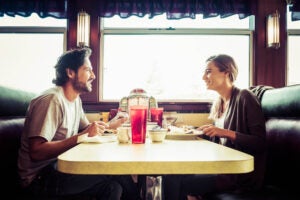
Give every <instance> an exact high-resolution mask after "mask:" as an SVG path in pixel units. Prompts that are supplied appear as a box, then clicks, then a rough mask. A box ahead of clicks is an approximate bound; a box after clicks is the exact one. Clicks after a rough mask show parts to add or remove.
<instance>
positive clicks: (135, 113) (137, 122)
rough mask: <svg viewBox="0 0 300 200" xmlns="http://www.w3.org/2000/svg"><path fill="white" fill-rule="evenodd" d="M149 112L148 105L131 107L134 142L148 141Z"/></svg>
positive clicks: (132, 137) (132, 138)
mask: <svg viewBox="0 0 300 200" xmlns="http://www.w3.org/2000/svg"><path fill="white" fill-rule="evenodd" d="M147 114H148V108H147V106H141V105H136V106H131V107H130V122H131V141H132V143H133V144H144V143H145V141H146V131H147V116H148V115H147Z"/></svg>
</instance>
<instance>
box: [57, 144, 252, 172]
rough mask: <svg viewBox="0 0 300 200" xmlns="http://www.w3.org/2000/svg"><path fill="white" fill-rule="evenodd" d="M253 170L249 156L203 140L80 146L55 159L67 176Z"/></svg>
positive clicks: (60, 169)
mask: <svg viewBox="0 0 300 200" xmlns="http://www.w3.org/2000/svg"><path fill="white" fill-rule="evenodd" d="M253 166H254V160H253V156H251V155H249V154H246V153H243V152H240V151H237V150H234V149H231V148H228V147H225V146H222V145H219V144H215V143H213V142H210V141H207V140H204V139H199V140H165V141H164V142H162V143H152V142H150V141H146V144H119V143H118V142H110V143H81V144H79V145H77V146H75V147H73V148H72V149H70V150H68V151H66V152H65V153H63V154H61V155H59V156H58V170H59V171H61V172H65V173H71V174H114V175H116V174H148V175H150V174H216V173H247V172H251V171H253Z"/></svg>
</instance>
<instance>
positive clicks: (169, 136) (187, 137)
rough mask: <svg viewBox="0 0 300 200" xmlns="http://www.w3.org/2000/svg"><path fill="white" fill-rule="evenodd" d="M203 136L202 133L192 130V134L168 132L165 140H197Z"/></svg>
mask: <svg viewBox="0 0 300 200" xmlns="http://www.w3.org/2000/svg"><path fill="white" fill-rule="evenodd" d="M201 135H203V132H202V131H198V130H193V132H192V133H177V132H168V134H167V135H166V139H168V140H197V138H198V137H199V136H201Z"/></svg>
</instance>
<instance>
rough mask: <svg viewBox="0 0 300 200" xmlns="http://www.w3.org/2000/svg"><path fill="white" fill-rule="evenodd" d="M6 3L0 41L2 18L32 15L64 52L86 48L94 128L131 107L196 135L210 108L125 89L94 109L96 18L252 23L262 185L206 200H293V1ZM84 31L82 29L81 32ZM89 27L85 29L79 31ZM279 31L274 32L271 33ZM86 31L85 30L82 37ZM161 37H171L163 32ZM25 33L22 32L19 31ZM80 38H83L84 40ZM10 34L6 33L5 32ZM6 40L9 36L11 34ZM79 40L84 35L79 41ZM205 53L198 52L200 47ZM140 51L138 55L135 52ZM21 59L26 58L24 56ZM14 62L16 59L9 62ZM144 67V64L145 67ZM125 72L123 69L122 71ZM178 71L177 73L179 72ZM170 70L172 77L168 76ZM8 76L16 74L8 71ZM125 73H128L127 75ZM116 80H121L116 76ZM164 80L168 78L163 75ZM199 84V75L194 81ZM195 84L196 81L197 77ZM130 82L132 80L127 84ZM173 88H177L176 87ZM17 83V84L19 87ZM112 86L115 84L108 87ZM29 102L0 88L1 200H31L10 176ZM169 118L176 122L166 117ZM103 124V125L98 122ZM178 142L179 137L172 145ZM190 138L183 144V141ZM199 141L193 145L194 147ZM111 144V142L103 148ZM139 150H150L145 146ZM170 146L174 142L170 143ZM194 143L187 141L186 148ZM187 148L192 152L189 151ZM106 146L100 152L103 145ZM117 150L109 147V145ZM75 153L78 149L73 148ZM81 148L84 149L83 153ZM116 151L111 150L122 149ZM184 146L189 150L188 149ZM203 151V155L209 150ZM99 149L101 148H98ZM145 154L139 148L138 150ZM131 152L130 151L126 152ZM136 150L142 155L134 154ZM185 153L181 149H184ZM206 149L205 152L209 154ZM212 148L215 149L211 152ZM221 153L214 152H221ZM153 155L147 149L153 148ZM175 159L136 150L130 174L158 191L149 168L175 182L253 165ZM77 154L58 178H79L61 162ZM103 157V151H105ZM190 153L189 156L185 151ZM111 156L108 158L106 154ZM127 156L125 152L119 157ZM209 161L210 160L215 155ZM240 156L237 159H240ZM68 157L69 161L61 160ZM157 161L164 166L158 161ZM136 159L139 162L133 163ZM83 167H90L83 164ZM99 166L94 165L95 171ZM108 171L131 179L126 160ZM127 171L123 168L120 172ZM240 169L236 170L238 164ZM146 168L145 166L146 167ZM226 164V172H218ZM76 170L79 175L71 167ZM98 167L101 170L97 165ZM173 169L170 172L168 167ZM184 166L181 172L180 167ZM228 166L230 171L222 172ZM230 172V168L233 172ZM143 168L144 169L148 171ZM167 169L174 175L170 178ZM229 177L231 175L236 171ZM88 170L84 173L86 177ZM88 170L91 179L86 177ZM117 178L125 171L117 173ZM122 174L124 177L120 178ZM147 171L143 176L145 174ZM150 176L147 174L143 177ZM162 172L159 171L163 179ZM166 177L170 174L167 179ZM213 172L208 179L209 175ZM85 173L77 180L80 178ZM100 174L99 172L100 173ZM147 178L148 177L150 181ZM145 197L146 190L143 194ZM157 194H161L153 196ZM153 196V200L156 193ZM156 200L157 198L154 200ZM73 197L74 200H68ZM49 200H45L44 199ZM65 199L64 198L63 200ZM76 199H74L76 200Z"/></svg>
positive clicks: (87, 100) (26, 94)
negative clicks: (59, 27) (58, 25)
mask: <svg viewBox="0 0 300 200" xmlns="http://www.w3.org/2000/svg"><path fill="white" fill-rule="evenodd" d="M24 2H25V1H20V0H10V1H1V3H0V37H1V33H6V32H7V30H6V28H7V27H1V17H3V16H4V15H7V16H22V17H24V18H26V17H28V16H30V15H31V14H33V13H36V14H37V15H38V16H39V17H41V18H47V17H53V18H58V19H66V20H67V28H66V34H65V43H64V49H65V50H69V49H74V48H82V47H86V46H88V47H90V48H91V49H92V50H93V54H92V56H91V57H90V60H91V64H92V66H93V71H94V73H95V74H96V75H97V76H96V79H95V80H94V81H93V83H92V85H93V90H92V92H90V93H86V94H83V95H82V96H81V99H82V103H83V108H84V110H85V111H86V116H87V117H88V119H89V120H91V121H93V120H99V119H100V118H101V117H102V116H100V115H99V113H109V112H111V111H112V110H117V111H118V110H119V111H124V112H127V113H129V112H130V109H129V108H130V106H131V105H144V106H147V108H148V120H150V113H149V111H150V109H151V108H158V107H161V108H163V109H164V116H165V117H166V116H171V118H172V119H173V120H174V119H175V120H176V123H175V121H172V125H174V126H175V125H177V126H179V125H180V127H179V128H182V127H183V126H181V125H185V126H184V127H188V126H191V127H193V128H195V127H199V126H200V125H202V124H207V123H212V121H211V120H210V119H208V116H209V112H210V108H211V105H212V102H211V101H183V100H182V101H163V100H161V99H159V98H158V97H157V96H154V95H153V96H152V95H150V94H149V93H148V91H147V90H146V89H144V88H141V87H133V88H132V90H131V91H126V92H128V93H127V94H128V95H127V96H124V97H122V98H121V99H118V100H117V101H102V100H101V83H103V76H102V74H101V70H102V69H101V63H102V57H101V55H102V54H101V53H102V51H103V49H101V42H103V40H101V33H100V31H99V30H101V27H102V24H101V23H100V18H110V17H113V16H119V17H120V18H122V19H124V20H126V19H127V18H130V17H132V16H135V17H144V16H145V15H149V16H150V18H155V17H156V16H158V15H162V14H166V16H167V18H168V19H169V20H180V19H184V18H192V19H194V18H195V16H196V15H197V14H203V16H204V17H205V18H207V19H209V18H212V17H220V18H222V19H224V18H226V17H229V16H232V15H236V16H237V17H239V18H240V19H243V18H246V17H249V16H254V18H255V23H254V27H253V29H254V30H253V31H252V33H251V37H252V43H251V44H250V46H251V48H250V51H251V52H250V55H251V56H250V61H249V62H250V63H251V65H252V67H251V69H250V80H249V88H250V87H251V88H252V89H253V88H257V87H259V88H260V87H264V88H267V89H266V90H264V91H261V90H260V93H255V91H253V92H254V93H255V94H256V95H258V97H259V100H260V101H261V104H262V107H263V112H264V114H265V117H266V127H267V147H266V148H267V151H268V157H267V165H266V180H265V182H264V187H263V190H262V191H258V192H257V193H251V194H249V193H218V194H213V195H212V196H210V197H209V198H208V199H207V200H250V199H251V200H265V199H268V200H282V199H284V200H296V199H297V200H298V199H299V196H300V194H299V193H300V192H299V189H298V185H297V181H299V178H300V174H299V170H298V169H299V167H300V160H299V158H300V157H299V153H300V150H299V147H300V127H299V124H300V121H299V117H300V115H299V110H300V106H299V102H300V85H299V84H293V85H288V84H287V71H288V67H287V66H288V54H287V52H288V41H287V36H288V31H287V29H286V27H287V20H286V19H287V17H291V19H292V21H299V20H300V0H291V1H289V0H287V1H285V0H254V1H247V0H242V1H241V0H231V1H218V0H203V1H189V0H180V1H177V0H159V1H131V0H128V1H123V0H115V1H111V0H101V1H99V0H90V1H81V0H64V1H62V0H45V1H38V0H28V1H26V3H24ZM287 6H289V9H290V11H291V16H288V15H287ZM271 22H274V25H275V26H276V27H277V28H278V32H276V33H280V34H277V36H279V37H277V38H276V39H277V40H275V41H270V42H269V43H268V42H267V41H268V39H269V37H270V36H268V31H267V29H268V26H269V25H267V24H269V23H270V24H271ZM82 25H83V27H85V29H82V31H84V32H81V26H82ZM87 25H89V26H87ZM278 25H280V26H278ZM86 27H89V28H88V29H86ZM169 30H172V29H171V28H170V29H169ZM24 31H25V32H26V29H24ZM85 31H86V32H85ZM12 32H13V31H12ZM12 32H10V33H12ZM80 33H84V34H82V35H81V34H80ZM211 45H213V46H216V47H217V46H218V44H211ZM2 48H3V50H5V49H9V48H10V47H7V46H4V47H2ZM204 48H205V47H204ZM141 51H142V50H141ZM24 54H26V52H24ZM17 58H18V55H16V59H17ZM145 62H147V61H145ZM5 67H6V68H9V67H11V66H1V68H5ZM124 67H126V66H124ZM183 68H184V66H183ZM174 70H175V69H174ZM15 73H18V71H17V70H16V72H15ZM127 73H130V72H128V71H127ZM123 75H124V74H122V76H123ZM167 75H168V76H169V75H172V71H171V72H170V73H169V74H167ZM5 76H12V77H11V78H10V79H14V77H13V75H11V74H8V73H3V74H0V79H1V78H2V77H5ZM197 76H199V75H197ZM199 77H200V78H199V79H201V76H199ZM128 81H134V80H128ZM178 81H179V82H180V80H178ZM20 82H23V80H20ZM116 83H118V84H123V83H119V82H118V80H117V79H116ZM36 95H37V94H36V93H34V92H30V91H24V90H21V89H15V88H10V87H6V86H5V85H1V84H0V159H1V166H0V172H1V177H2V178H3V179H2V180H1V183H0V184H1V190H0V191H1V196H3V197H5V198H7V197H9V198H12V199H15V198H16V199H31V197H30V195H29V196H28V194H24V193H23V191H22V190H21V188H20V187H19V184H18V174H17V154H18V148H19V146H20V137H21V134H22V131H23V127H24V120H25V113H26V110H27V107H28V105H29V102H30V100H31V99H32V98H33V97H34V96H36ZM174 115H176V116H175V117H174ZM101 119H103V118H101ZM177 138H179V137H177ZM180 138H181V140H182V141H181V142H182V143H180V144H183V142H184V139H186V137H185V135H184V137H183V138H184V139H182V137H180ZM189 138H190V137H189ZM199 138H200V139H199ZM195 139H197V141H196V142H201V141H202V142H203V143H204V144H208V142H207V141H204V140H205V138H201V137H198V135H197V138H195V137H193V140H195ZM110 142H111V141H110ZM147 142H148V143H146V144H147V145H149V144H150V143H151V142H149V141H147ZM176 142H178V141H176ZM193 142H195V141H193ZM193 142H191V143H192V144H193V145H194V143H193ZM169 143H172V142H170V141H168V140H167V139H166V140H165V141H163V142H160V143H151V145H152V146H151V147H153V146H156V149H159V150H162V151H164V150H169V147H168V146H167V147H165V146H164V145H168V144H169ZM107 144H108V143H105V144H103V146H104V145H107ZM109 144H110V145H111V144H114V145H117V143H114V142H112V143H109ZM176 144H177V143H176ZM80 145H81V144H80ZM80 145H79V146H78V148H82V147H83V148H85V147H86V148H87V149H93V148H95V147H96V146H97V145H99V146H100V145H102V144H95V145H94V144H93V145H90V144H88V145H90V146H88V145H86V144H82V145H81V146H80ZM84 145H85V146H84ZM126 145H130V144H125V145H123V146H121V145H119V146H118V150H119V149H120V148H119V147H121V148H123V147H126ZM193 145H190V147H193ZM210 145H211V144H210V143H209V144H208V146H207V147H209V148H211V146H210ZM103 146H102V147H103ZM144 147H145V148H146V147H147V146H146V145H145V146H144ZM148 147H149V146H148ZM131 148H132V146H131ZM139 148H143V147H139ZM186 148H187V149H188V148H189V147H186ZM209 148H207V149H209ZM217 148H219V147H217ZM222 148H223V147H221V149H222ZM153 149H154V148H153ZM179 149H181V150H182V151H180V152H177V151H176V149H175V150H174V151H172V153H173V154H172V155H171V156H165V155H163V153H162V155H160V152H157V151H156V154H155V156H153V157H151V151H149V149H148V151H145V149H142V150H141V151H138V153H141V154H142V153H144V154H145V155H147V156H149V155H150V156H149V157H150V158H151V159H153V160H151V159H150V162H149V160H146V161H145V160H142V161H136V162H135V164H134V165H136V164H137V163H141V164H142V165H143V166H144V167H143V168H142V169H139V170H137V172H138V173H137V174H142V173H146V172H147V173H146V174H148V173H150V175H151V176H149V178H151V179H152V178H153V177H154V178H153V180H154V181H159V183H160V185H161V182H162V181H163V180H161V176H158V178H157V179H155V176H154V175H155V173H154V171H153V168H151V166H155V167H157V170H159V171H160V172H162V173H161V174H164V175H165V174H168V173H170V172H172V173H171V174H182V173H192V174H193V173H196V172H199V173H204V174H205V173H206V174H207V173H216V170H219V171H220V172H222V173H248V172H249V171H251V170H252V168H253V162H254V161H253V157H252V156H251V155H248V154H247V155H244V154H243V153H241V152H235V151H231V149H229V150H228V149H227V150H224V151H226V152H231V153H230V156H233V154H235V153H237V155H238V158H239V159H240V160H238V161H237V160H234V159H233V160H234V161H233V162H231V161H230V162H229V161H228V160H226V161H224V160H222V161H220V162H218V161H217V162H216V163H213V164H211V163H212V162H211V161H212V160H209V162H207V163H208V164H207V163H206V162H204V161H203V160H201V159H202V158H203V157H205V154H203V152H205V151H207V149H202V150H203V151H202V152H198V153H195V154H193V155H195V156H197V154H198V156H199V157H201V156H202V157H201V158H200V159H198V158H199V157H197V159H198V160H196V159H195V160H188V161H186V160H185V159H188V158H189V157H188V156H186V157H185V156H182V153H183V152H184V151H185V147H184V145H180V148H179ZM77 150H78V149H77V148H75V149H73V150H72V151H70V154H69V153H66V154H62V155H60V158H59V160H60V170H61V171H64V170H66V171H64V172H67V173H78V172H81V171H80V170H85V169H87V168H88V167H86V163H85V162H82V163H83V165H82V166H84V167H82V166H80V165H81V164H82V163H81V162H73V161H72V160H69V158H70V157H71V158H72V159H73V158H74V157H72V156H70V155H74V154H73V153H74V152H75V154H76V151H77ZM105 150H111V149H110V147H109V148H107V149H105ZM188 150H189V151H191V149H188ZM110 152H111V151H110ZM127 153H128V150H127ZM218 153H219V154H217V153H216V154H215V157H218V155H220V154H221V157H222V156H223V155H222V153H220V152H218ZM240 153H241V154H240ZM176 154H178V159H179V158H180V159H183V161H182V160H180V161H178V163H179V164H178V163H177V164H178V165H177V164H176V163H175V164H174V162H173V163H172V161H170V159H171V158H173V157H176ZM69 156H70V157H69ZM160 156H161V157H163V156H164V157H163V158H165V160H159V158H160ZM80 158H82V159H89V157H87V156H82V157H80ZM138 158H140V157H138ZM89 161H90V160H89ZM69 162H70V163H71V165H72V164H74V163H76V164H78V163H79V165H76V164H74V165H73V166H75V167H69V165H68V164H70V163H69ZM235 162H236V163H239V164H235ZM91 163H92V164H93V165H95V166H97V167H99V166H100V165H101V164H102V163H101V162H98V161H97V162H91ZM99 163H100V164H99ZM103 163H105V164H108V165H106V167H107V166H108V167H107V169H108V170H111V171H112V172H113V173H115V174H122V172H124V174H128V173H129V174H134V173H131V171H128V170H130V169H132V167H131V166H132V165H130V160H129V161H128V160H126V162H125V163H124V162H123V163H122V162H120V163H121V164H122V165H124V166H126V165H127V167H128V168H126V169H124V168H123V169H120V168H117V167H116V168H110V167H111V166H114V165H113V164H115V163H113V162H112V163H113V164H112V165H110V164H111V163H110V161H108V162H103ZM128 163H129V164H128ZM241 163H242V164H241ZM151 164H152V165H151ZM226 164H228V165H226ZM78 166H79V167H78ZM101 166H102V165H101ZM178 166H179V167H180V169H176V167H178ZM183 166H184V167H183ZM228 166H230V167H228ZM235 167H236V168H235ZM149 168H150V169H149ZM174 169H175V170H174ZM236 169H237V171H233V170H236ZM89 170H90V169H89ZM93 170H94V171H93ZM93 170H92V171H93V172H94V173H99V171H97V170H95V169H93ZM122 170H125V171H122ZM126 170H127V171H126ZM147 170H149V171H147ZM151 170H152V171H151ZM164 170H166V171H164ZM170 170H173V171H170ZM214 170H215V171H214ZM84 173H85V172H84ZM103 173H105V172H103ZM152 175H153V176H152ZM148 189H149V188H148ZM150 189H151V190H152V191H151V192H152V193H153V194H154V193H155V191H156V192H157V191H158V190H160V189H161V188H154V187H151V188H150ZM160 192H162V191H160ZM160 194H161V193H160ZM161 197H163V195H162V196H159V198H161ZM76 198H77V199H78V197H74V199H76ZM46 199H51V198H46ZM71 199H72V198H71ZM79 199H82V198H81V197H79Z"/></svg>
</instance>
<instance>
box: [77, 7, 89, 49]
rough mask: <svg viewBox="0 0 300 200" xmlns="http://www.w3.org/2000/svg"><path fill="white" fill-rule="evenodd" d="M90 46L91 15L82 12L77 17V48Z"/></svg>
mask: <svg viewBox="0 0 300 200" xmlns="http://www.w3.org/2000/svg"><path fill="white" fill-rule="evenodd" d="M89 45H90V15H89V14H88V13H86V12H85V11H80V12H79V13H78V15H77V46H78V47H85V46H89Z"/></svg>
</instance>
